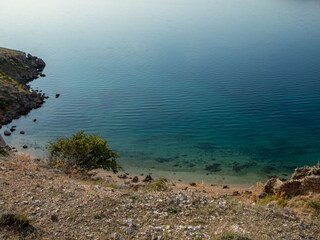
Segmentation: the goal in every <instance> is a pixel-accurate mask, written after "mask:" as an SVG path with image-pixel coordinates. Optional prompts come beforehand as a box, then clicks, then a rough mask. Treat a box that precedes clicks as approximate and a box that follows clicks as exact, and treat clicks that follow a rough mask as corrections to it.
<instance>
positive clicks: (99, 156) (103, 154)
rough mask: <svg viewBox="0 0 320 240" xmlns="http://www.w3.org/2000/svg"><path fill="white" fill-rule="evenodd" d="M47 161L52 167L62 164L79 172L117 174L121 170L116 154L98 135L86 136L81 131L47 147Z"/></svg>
mask: <svg viewBox="0 0 320 240" xmlns="http://www.w3.org/2000/svg"><path fill="white" fill-rule="evenodd" d="M47 148H48V150H49V160H50V162H51V163H52V164H54V165H59V163H62V164H63V165H64V166H66V167H68V168H78V169H80V170H81V171H90V170H92V169H97V168H103V169H106V170H112V171H113V172H117V171H118V170H120V169H122V168H121V166H120V165H119V164H118V163H117V161H116V159H117V158H118V157H119V155H118V153H116V152H114V151H112V150H111V149H110V148H109V146H108V143H107V141H105V140H103V139H101V138H100V137H99V136H98V135H88V134H86V133H85V132H84V131H83V130H81V131H79V132H77V133H76V134H74V135H73V136H72V137H71V138H60V139H58V140H56V141H55V142H51V143H49V144H48V146H47Z"/></svg>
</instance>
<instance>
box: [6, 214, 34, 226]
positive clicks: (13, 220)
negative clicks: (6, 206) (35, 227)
mask: <svg viewBox="0 0 320 240" xmlns="http://www.w3.org/2000/svg"><path fill="white" fill-rule="evenodd" d="M0 225H1V226H13V227H17V228H26V227H29V226H30V223H29V219H28V217H27V216H25V215H22V214H11V213H7V214H2V215H1V216H0Z"/></svg>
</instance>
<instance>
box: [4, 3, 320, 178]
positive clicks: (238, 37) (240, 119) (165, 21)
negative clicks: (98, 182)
mask: <svg viewBox="0 0 320 240" xmlns="http://www.w3.org/2000/svg"><path fill="white" fill-rule="evenodd" d="M0 29H1V38H0V45H1V46H3V47H8V48H13V49H19V50H23V51H26V52H30V53H32V54H34V55H37V56H39V57H42V58H43V59H44V60H45V61H46V63H47V67H46V69H45V73H46V74H47V77H46V78H43V79H39V80H36V81H34V82H33V83H32V87H34V88H38V89H42V90H43V91H44V92H46V93H47V94H48V95H49V96H50V98H49V99H48V101H47V102H46V103H45V105H44V106H43V107H42V108H40V109H37V110H35V111H33V112H31V113H30V114H29V116H27V117H22V118H21V119H19V120H17V121H14V122H13V123H12V124H11V125H17V126H18V130H20V129H21V130H22V129H23V130H24V131H25V132H26V135H24V136H22V135H19V134H18V133H15V134H14V135H13V137H12V138H7V139H6V140H7V141H8V142H10V143H11V144H12V145H15V146H17V147H18V148H20V149H21V146H22V145H23V144H24V143H27V144H28V145H29V146H30V147H31V148H30V149H29V150H28V151H31V152H32V153H34V154H43V153H44V151H45V148H44V146H45V144H46V143H47V142H48V141H50V140H54V139H56V138H58V137H63V136H68V135H71V134H72V133H74V132H76V131H78V130H80V129H84V130H86V131H88V132H90V133H99V134H101V136H102V137H104V138H105V139H107V140H108V141H109V144H110V146H111V147H112V148H113V149H116V150H117V151H119V152H120V154H121V158H120V162H121V163H122V165H123V166H124V168H125V169H127V170H130V171H132V172H136V173H138V172H147V171H149V172H153V173H155V174H158V175H166V176H170V177H176V178H181V179H187V180H190V179H196V180H200V179H204V180H205V181H210V182H248V183H251V182H254V181H256V180H264V179H265V178H267V176H269V175H275V174H277V175H279V176H281V177H285V176H286V175H287V174H288V173H289V172H290V171H292V169H294V168H295V167H298V166H302V165H305V164H316V163H317V162H318V160H320V138H319V136H320V2H319V1H316V0H314V1H312V0H309V1H302V0H259V1H257V0H241V1H240V0H232V1H225V0H200V1H195V0H174V1H168V0H136V1H133V0H123V1H118V0H90V1H89V0H81V1H80V0H71V1H62V0H46V1H39V0H29V1H24V0H17V1H10V0H3V1H1V3H0ZM55 93H60V94H61V97H60V98H58V99H55V97H54V95H55ZM34 118H37V119H38V121H37V122H36V123H33V121H32V120H33V119H34ZM11 125H9V126H8V127H10V126H11ZM3 130H5V128H3V129H1V131H3ZM17 132H19V131H17ZM209 165H210V166H211V169H214V170H215V172H213V173H211V172H210V171H208V169H209V168H210V166H209Z"/></svg>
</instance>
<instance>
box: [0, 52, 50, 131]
mask: <svg viewBox="0 0 320 240" xmlns="http://www.w3.org/2000/svg"><path fill="white" fill-rule="evenodd" d="M45 65H46V64H45V62H44V61H43V60H42V59H41V58H37V57H34V56H32V55H30V54H26V53H24V52H21V51H16V50H11V49H6V48H0V127H1V126H2V125H4V124H7V123H9V122H11V121H12V120H13V119H16V118H19V117H20V116H21V115H26V114H28V113H29V112H30V111H31V110H32V109H35V108H38V107H40V106H41V105H42V104H43V102H44V99H45V96H44V95H43V94H41V93H38V92H36V91H31V90H30V87H29V86H28V85H27V84H28V83H29V82H30V81H32V80H34V79H36V78H38V77H39V76H44V74H43V73H42V71H43V69H44V68H45Z"/></svg>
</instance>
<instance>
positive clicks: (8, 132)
mask: <svg viewBox="0 0 320 240" xmlns="http://www.w3.org/2000/svg"><path fill="white" fill-rule="evenodd" d="M3 134H4V135H5V136H10V135H11V132H10V131H8V130H5V131H4V132H3Z"/></svg>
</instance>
